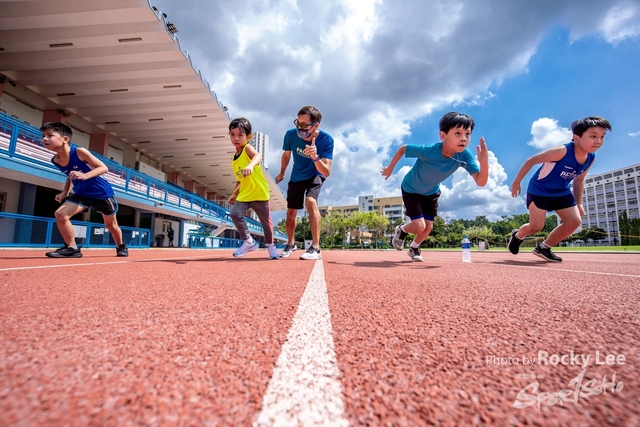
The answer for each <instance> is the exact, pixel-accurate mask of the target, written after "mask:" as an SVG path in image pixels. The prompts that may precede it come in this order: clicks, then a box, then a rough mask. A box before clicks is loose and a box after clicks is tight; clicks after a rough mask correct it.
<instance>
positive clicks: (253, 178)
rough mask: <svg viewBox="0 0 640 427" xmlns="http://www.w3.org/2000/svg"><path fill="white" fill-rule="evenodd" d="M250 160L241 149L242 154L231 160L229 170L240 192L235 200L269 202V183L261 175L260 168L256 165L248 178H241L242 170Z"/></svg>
mask: <svg viewBox="0 0 640 427" xmlns="http://www.w3.org/2000/svg"><path fill="white" fill-rule="evenodd" d="M250 162H251V159H250V158H249V156H248V155H247V152H246V150H245V149H244V147H242V152H241V153H240V155H239V156H238V158H237V159H236V158H235V155H234V156H233V158H232V160H231V168H232V169H233V173H234V174H235V175H236V179H237V180H238V181H240V192H239V193H238V197H237V198H236V200H237V201H239V202H264V201H267V200H269V183H267V180H266V179H265V177H264V175H263V174H262V166H260V164H259V163H258V164H257V165H255V166H254V168H253V172H252V173H251V175H249V176H242V169H244V168H245V167H246V166H247V165H248V164H249V163H250Z"/></svg>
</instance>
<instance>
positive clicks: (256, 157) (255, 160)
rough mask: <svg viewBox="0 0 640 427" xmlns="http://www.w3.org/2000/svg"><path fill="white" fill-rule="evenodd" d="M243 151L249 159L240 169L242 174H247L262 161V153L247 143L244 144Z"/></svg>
mask: <svg viewBox="0 0 640 427" xmlns="http://www.w3.org/2000/svg"><path fill="white" fill-rule="evenodd" d="M244 151H245V153H247V156H249V158H250V159H251V161H250V162H249V164H248V165H247V166H245V167H244V168H243V169H242V176H249V175H251V173H252V172H253V168H254V167H255V166H256V165H257V164H259V163H260V162H261V161H262V155H261V154H260V153H258V151H257V150H256V149H255V148H253V146H251V145H249V144H247V145H245V146H244Z"/></svg>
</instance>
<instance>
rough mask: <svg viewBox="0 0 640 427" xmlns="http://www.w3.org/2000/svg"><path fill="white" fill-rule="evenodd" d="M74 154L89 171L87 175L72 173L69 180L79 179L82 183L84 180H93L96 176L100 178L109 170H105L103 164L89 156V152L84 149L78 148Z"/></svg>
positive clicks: (94, 157) (91, 155)
mask: <svg viewBox="0 0 640 427" xmlns="http://www.w3.org/2000/svg"><path fill="white" fill-rule="evenodd" d="M76 154H77V155H78V158H79V159H80V160H82V161H83V162H85V163H86V164H88V165H89V166H91V170H90V171H89V172H87V173H82V172H80V171H73V172H71V173H70V174H69V177H70V178H72V179H80V180H83V181H84V180H85V179H89V178H95V177H96V176H100V175H102V174H105V173H107V172H108V171H109V168H107V166H106V165H105V164H104V163H102V162H101V161H100V160H98V158H97V157H96V156H94V155H93V154H91V152H89V150H87V149H86V148H82V147H78V148H77V149H76Z"/></svg>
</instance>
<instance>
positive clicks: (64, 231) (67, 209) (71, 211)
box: [55, 202, 86, 247]
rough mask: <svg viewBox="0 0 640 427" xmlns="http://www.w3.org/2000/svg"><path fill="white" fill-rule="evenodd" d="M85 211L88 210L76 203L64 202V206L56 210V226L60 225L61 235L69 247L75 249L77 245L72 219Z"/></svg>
mask: <svg viewBox="0 0 640 427" xmlns="http://www.w3.org/2000/svg"><path fill="white" fill-rule="evenodd" d="M85 209H86V208H85V207H84V206H81V205H78V204H76V203H72V202H64V203H63V204H62V206H60V207H59V208H58V209H57V210H56V213H55V217H56V224H57V225H58V230H60V234H61V235H62V238H63V239H64V242H65V244H66V245H67V246H71V247H75V245H76V234H75V232H74V231H73V225H72V224H71V217H72V216H74V215H76V214H79V213H80V212H82V211H83V210H85Z"/></svg>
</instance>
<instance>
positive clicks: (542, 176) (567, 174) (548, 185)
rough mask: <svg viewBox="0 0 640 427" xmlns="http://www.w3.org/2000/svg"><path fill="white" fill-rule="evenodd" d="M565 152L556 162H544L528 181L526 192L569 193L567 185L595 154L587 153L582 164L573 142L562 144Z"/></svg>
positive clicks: (536, 193)
mask: <svg viewBox="0 0 640 427" xmlns="http://www.w3.org/2000/svg"><path fill="white" fill-rule="evenodd" d="M564 146H565V147H566V148H567V153H566V154H565V155H564V157H563V158H561V159H560V160H558V161H557V162H546V163H543V164H542V166H540V168H539V169H538V170H537V171H536V173H535V174H534V175H533V177H532V178H531V181H529V188H528V189H527V192H528V193H530V194H533V195H534V196H546V197H558V196H566V195H569V194H571V188H570V187H569V185H570V184H571V181H573V178H575V177H577V176H580V174H582V172H584V171H585V170H587V169H589V166H591V163H593V159H595V158H596V155H595V154H593V153H589V154H588V155H587V161H586V162H585V163H584V165H582V164H580V163H578V161H577V160H576V154H575V150H574V145H573V142H569V143H568V144H565V145H564Z"/></svg>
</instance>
